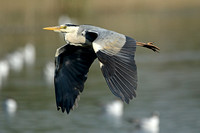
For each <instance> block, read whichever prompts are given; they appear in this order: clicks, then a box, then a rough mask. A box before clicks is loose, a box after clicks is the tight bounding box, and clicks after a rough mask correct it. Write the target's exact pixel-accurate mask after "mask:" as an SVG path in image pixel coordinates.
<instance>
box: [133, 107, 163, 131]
mask: <svg viewBox="0 0 200 133" xmlns="http://www.w3.org/2000/svg"><path fill="white" fill-rule="evenodd" d="M159 123H160V119H159V112H157V111H155V112H153V113H152V116H151V117H148V118H143V119H141V120H139V121H138V122H137V126H136V127H137V129H138V130H137V133H159Z"/></svg>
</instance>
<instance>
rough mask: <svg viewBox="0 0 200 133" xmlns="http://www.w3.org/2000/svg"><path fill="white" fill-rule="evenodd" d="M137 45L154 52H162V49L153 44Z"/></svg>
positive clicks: (137, 43) (140, 43)
mask: <svg viewBox="0 0 200 133" xmlns="http://www.w3.org/2000/svg"><path fill="white" fill-rule="evenodd" d="M136 45H137V46H142V47H145V48H148V49H151V50H153V51H154V52H159V51H160V48H158V47H157V46H155V45H153V42H148V43H143V42H136Z"/></svg>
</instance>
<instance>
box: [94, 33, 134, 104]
mask: <svg viewBox="0 0 200 133" xmlns="http://www.w3.org/2000/svg"><path fill="white" fill-rule="evenodd" d="M92 44H93V48H94V51H95V53H96V55H97V57H98V59H99V61H100V67H101V70H102V73H103V76H104V77H105V80H106V82H107V84H108V86H109V88H110V90H111V91H112V93H113V94H114V95H115V96H117V97H119V98H121V99H122V100H123V101H125V102H126V103H129V100H130V99H132V98H133V96H134V97H136V93H135V90H136V88H137V67H136V64H135V61H134V56H135V51H136V41H135V40H134V39H132V38H130V37H127V36H124V35H122V34H118V33H116V32H108V33H107V34H101V33H100V34H99V36H98V37H97V38H96V39H95V40H94V42H93V43H92Z"/></svg>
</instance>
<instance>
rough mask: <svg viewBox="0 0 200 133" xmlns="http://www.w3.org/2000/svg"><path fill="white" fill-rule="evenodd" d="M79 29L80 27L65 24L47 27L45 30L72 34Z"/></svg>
mask: <svg viewBox="0 0 200 133" xmlns="http://www.w3.org/2000/svg"><path fill="white" fill-rule="evenodd" d="M78 28H79V25H75V24H63V25H60V26H53V27H45V28H43V29H44V30H53V31H55V32H61V33H72V32H75V31H77V30H78Z"/></svg>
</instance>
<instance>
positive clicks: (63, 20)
mask: <svg viewBox="0 0 200 133" xmlns="http://www.w3.org/2000/svg"><path fill="white" fill-rule="evenodd" d="M65 23H71V24H77V21H76V20H75V19H73V18H70V17H69V16H67V15H62V16H60V17H59V19H58V24H59V25H62V24H65Z"/></svg>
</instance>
